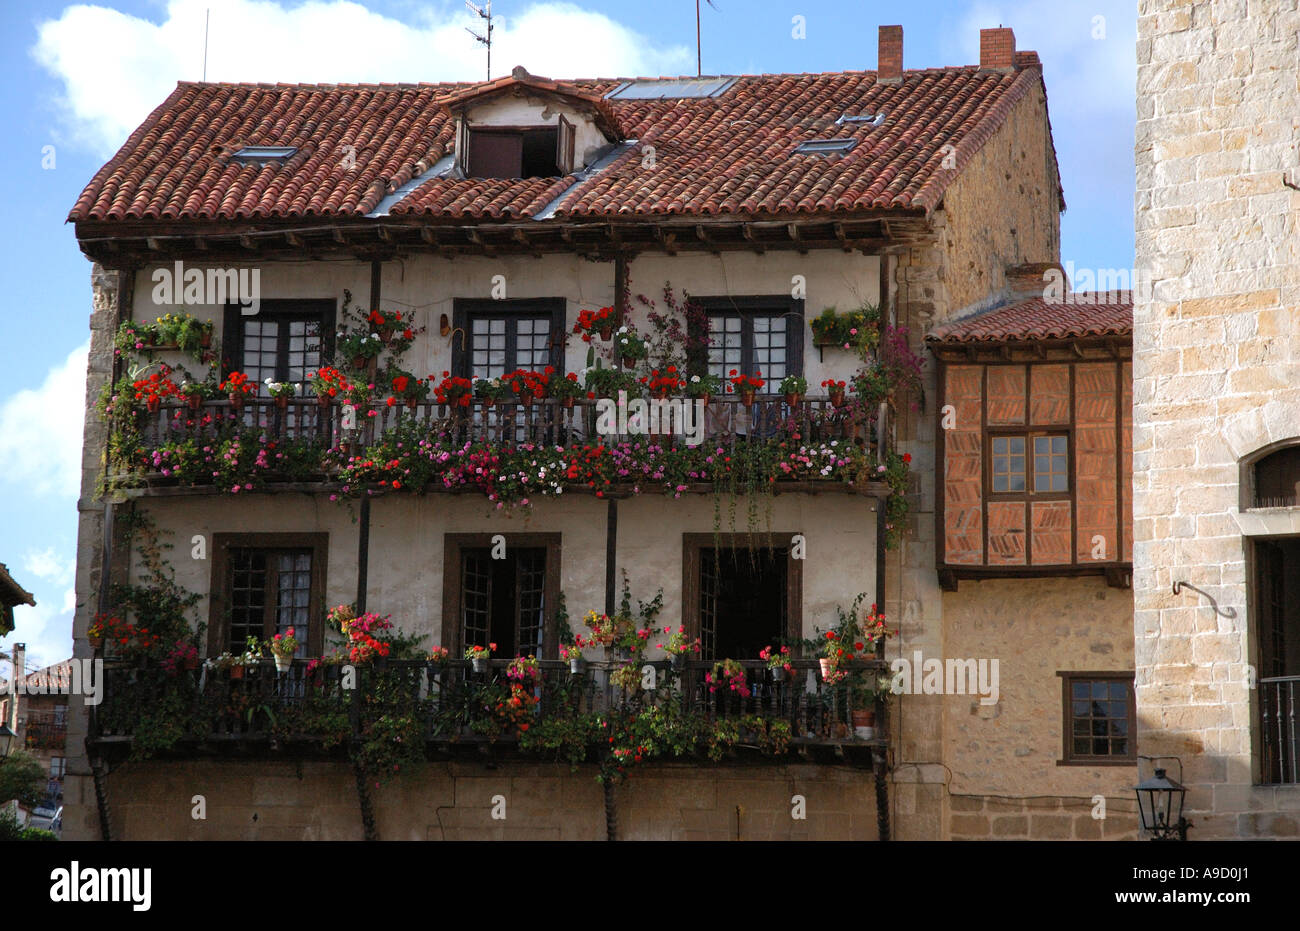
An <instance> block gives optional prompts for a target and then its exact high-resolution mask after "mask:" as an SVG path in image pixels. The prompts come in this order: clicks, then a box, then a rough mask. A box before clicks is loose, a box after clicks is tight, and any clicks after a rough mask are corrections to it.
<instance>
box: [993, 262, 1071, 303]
mask: <svg viewBox="0 0 1300 931" xmlns="http://www.w3.org/2000/svg"><path fill="white" fill-rule="evenodd" d="M1051 269H1056V271H1057V272H1058V273H1059V277H1056V276H1049V275H1048V272H1049V271H1050V270H1051ZM1005 275H1006V281H1007V301H1008V303H1011V304H1018V303H1019V302H1021V301H1027V300H1030V299H1031V298H1035V297H1043V296H1045V295H1046V293H1047V291H1048V289H1049V287H1051V285H1052V284H1053V283H1054V282H1056V283H1059V284H1060V288H1058V290H1064V291H1067V292H1068V291H1069V289H1070V284H1069V282H1068V281H1067V280H1066V278H1065V269H1063V268H1062V267H1061V266H1060V265H1059V264H1058V263H1056V262H1028V263H1026V264H1023V265H1008V266H1007V267H1006V269H1005Z"/></svg>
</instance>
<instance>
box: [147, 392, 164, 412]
mask: <svg viewBox="0 0 1300 931" xmlns="http://www.w3.org/2000/svg"><path fill="white" fill-rule="evenodd" d="M144 404H145V407H147V408H149V413H151V414H156V413H158V408H159V407H161V406H162V398H160V397H158V396H157V395H155V396H153V397H151V398H146V399H145V402H144Z"/></svg>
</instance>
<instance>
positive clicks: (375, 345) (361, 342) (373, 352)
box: [334, 330, 384, 371]
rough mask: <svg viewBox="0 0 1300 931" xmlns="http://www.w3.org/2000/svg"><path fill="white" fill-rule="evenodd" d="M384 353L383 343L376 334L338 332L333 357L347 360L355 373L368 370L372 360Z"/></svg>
mask: <svg viewBox="0 0 1300 931" xmlns="http://www.w3.org/2000/svg"><path fill="white" fill-rule="evenodd" d="M383 351H384V341H383V340H382V339H380V338H379V334H378V333H362V332H359V331H357V332H348V331H346V330H344V331H341V332H339V334H338V337H337V342H336V343H335V350H334V352H335V355H336V356H337V357H338V358H340V359H346V360H348V361H349V362H350V363H351V365H352V368H354V369H356V370H357V371H361V370H362V369H366V368H369V366H370V363H371V361H372V360H374V359H378V358H379V354H380V353H381V352H383Z"/></svg>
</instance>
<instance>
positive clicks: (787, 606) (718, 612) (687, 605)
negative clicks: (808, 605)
mask: <svg viewBox="0 0 1300 931" xmlns="http://www.w3.org/2000/svg"><path fill="white" fill-rule="evenodd" d="M793 536H794V535H793V534H786V535H783V536H782V535H775V534H774V535H772V536H771V537H768V538H763V537H761V536H760V537H759V539H758V542H757V543H755V541H754V540H753V539H752V538H751V535H750V534H719V535H714V534H711V533H702V534H701V533H688V534H683V536H682V553H683V576H682V620H683V623H684V624H685V626H686V629H687V631H688V634H689V635H690V636H691V637H699V638H700V655H701V657H702V658H703V659H708V660H717V659H724V658H727V657H731V658H733V659H735V658H741V657H755V656H757V655H758V653H759V651H760V650H762V649H763V648H764V647H765V646H770V645H773V644H776V643H779V642H782V641H788V640H790V639H792V638H795V637H798V636H799V631H800V630H802V629H803V621H802V582H801V579H802V574H801V568H802V561H801V560H799V559H792V558H791V556H790V551H789V547H788V546H787V545H774V544H776V541H777V540H778V539H784V540H786V541H789V540H790V539H792V537H793ZM751 543H753V544H754V545H753V546H751Z"/></svg>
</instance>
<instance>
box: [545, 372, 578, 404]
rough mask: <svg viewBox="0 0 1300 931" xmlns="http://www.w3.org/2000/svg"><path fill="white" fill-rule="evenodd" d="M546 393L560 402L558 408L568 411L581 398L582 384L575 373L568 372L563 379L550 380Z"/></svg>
mask: <svg viewBox="0 0 1300 931" xmlns="http://www.w3.org/2000/svg"><path fill="white" fill-rule="evenodd" d="M546 393H547V394H548V395H549V396H550V397H552V398H556V399H557V400H558V401H559V402H560V407H563V408H564V409H565V410H569V409H570V408H572V407H573V404H574V402H575V401H576V400H577V399H578V398H580V397H582V394H583V390H582V384H581V383H580V382H579V381H578V375H577V373H576V372H569V373H568V374H566V375H565V376H564V377H563V378H552V379H551V381H550V383H549V384H548V385H547V386H546Z"/></svg>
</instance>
